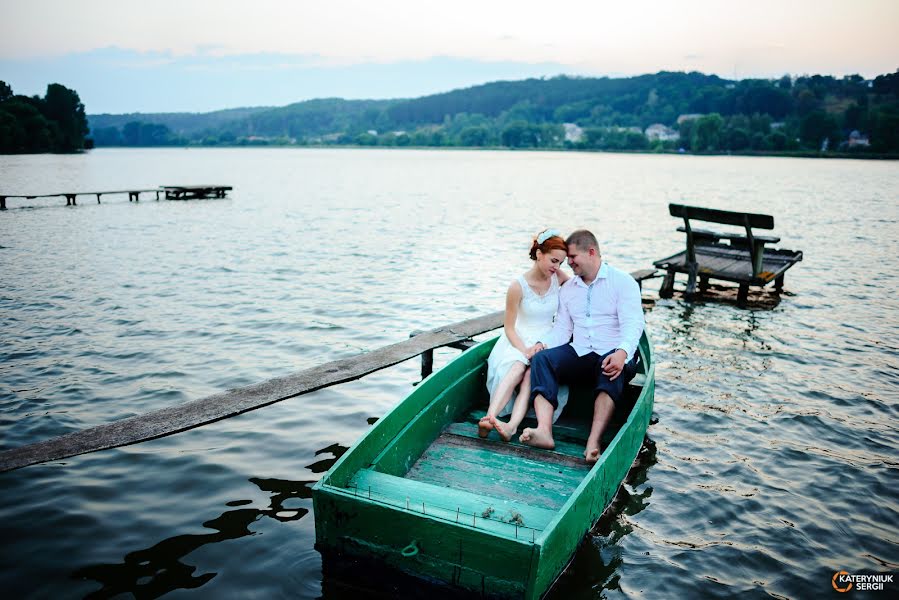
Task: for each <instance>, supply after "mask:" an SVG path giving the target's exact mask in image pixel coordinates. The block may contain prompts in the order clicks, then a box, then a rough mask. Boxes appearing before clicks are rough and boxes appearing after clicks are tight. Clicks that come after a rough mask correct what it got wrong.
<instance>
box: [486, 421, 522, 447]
mask: <svg viewBox="0 0 899 600" xmlns="http://www.w3.org/2000/svg"><path fill="white" fill-rule="evenodd" d="M490 424H491V425H493V428H494V429H495V430H496V433H498V434H499V437H501V438H502V439H503V441H504V442H510V441H512V436H513V435H515V434H516V433H517V432H518V430H517V429H515V428H513V427H509V424H508V423H503V422H502V421H500V420H499V419H496V418H494V417H490Z"/></svg>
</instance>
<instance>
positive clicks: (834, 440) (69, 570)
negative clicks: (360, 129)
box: [0, 149, 899, 599]
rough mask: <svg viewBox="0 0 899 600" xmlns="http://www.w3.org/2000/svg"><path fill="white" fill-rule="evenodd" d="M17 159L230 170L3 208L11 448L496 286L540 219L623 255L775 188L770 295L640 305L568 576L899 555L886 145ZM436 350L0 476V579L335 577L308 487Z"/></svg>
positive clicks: (729, 587)
mask: <svg viewBox="0 0 899 600" xmlns="http://www.w3.org/2000/svg"><path fill="white" fill-rule="evenodd" d="M0 172H2V174H3V177H2V179H3V181H2V182H0V183H2V184H3V185H7V186H9V187H10V188H15V189H19V190H22V191H27V190H29V189H30V190H34V191H40V190H41V189H47V188H49V189H53V188H63V187H68V188H70V189H74V188H81V189H101V188H106V187H109V188H110V189H114V188H120V189H127V188H128V187H129V186H135V185H139V186H146V187H152V186H155V185H159V183H160V182H169V181H185V182H190V181H194V182H196V181H222V182H224V183H229V184H233V185H234V186H235V190H234V192H233V194H232V195H231V197H230V198H228V199H224V200H220V201H215V202H164V201H160V202H140V203H129V202H127V200H122V201H117V200H116V199H111V200H110V202H108V203H107V202H104V203H103V204H102V205H96V204H94V205H90V204H85V205H83V206H82V205H79V206H77V207H69V208H68V209H66V208H65V207H46V208H39V209H33V210H31V209H16V208H13V209H11V210H8V211H5V212H4V213H3V214H0V243H2V251H0V271H2V274H3V275H2V276H0V313H2V314H3V319H2V320H0V340H2V342H0V346H2V349H3V350H2V352H0V448H2V449H6V448H11V447H15V446H19V445H22V444H26V443H29V442H34V441H37V440H44V439H49V438H51V437H54V436H57V435H62V434H65V433H68V432H71V431H75V430H78V429H81V428H85V427H89V426H92V425H97V424H100V423H107V422H111V421H114V420H117V419H121V418H125V417H128V416H132V415H136V414H140V413H144V412H148V411H151V410H156V409H161V408H165V407H168V406H173V405H176V404H180V403H184V402H187V401H190V400H195V399H197V398H202V397H204V396H208V395H212V394H215V393H219V392H221V391H223V390H227V389H231V388H235V387H239V386H244V385H250V384H254V383H258V382H261V381H264V380H267V379H270V378H273V377H278V376H282V375H286V374H289V373H292V372H295V371H297V370H300V369H303V368H306V367H309V366H313V365H315V364H321V363H323V362H326V361H328V360H332V359H338V358H345V357H347V356H349V355H351V354H356V353H360V352H369V351H371V350H372V349H375V348H378V347H382V346H385V345H388V344H392V343H395V342H399V341H402V340H404V339H407V337H408V334H409V332H410V331H413V330H426V329H431V328H433V327H437V326H440V325H444V324H447V323H452V322H455V321H461V320H463V319H468V318H473V317H477V316H481V315H483V314H486V313H488V312H491V311H495V310H500V309H501V308H502V306H503V297H504V293H505V291H506V289H507V287H508V285H509V282H510V281H511V280H512V278H513V277H515V276H516V275H517V274H519V273H521V272H523V271H524V270H525V269H526V268H528V266H530V261H529V260H528V258H527V254H526V252H527V242H528V240H529V239H530V236H532V235H533V234H534V233H535V232H536V231H538V230H540V229H541V228H543V227H555V228H557V229H560V230H565V231H571V230H573V229H575V228H578V227H582V226H584V227H588V228H591V229H593V230H594V232H595V233H597V235H598V237H599V239H600V244H601V245H602V254H603V256H604V258H606V259H607V260H608V261H609V262H611V263H612V264H614V265H616V266H618V267H621V268H623V269H624V270H628V271H631V270H636V269H642V268H646V267H647V266H648V265H650V264H652V262H653V261H654V260H657V259H659V258H660V257H663V256H668V255H670V254H672V253H674V252H676V251H680V250H682V249H683V243H684V242H683V234H679V233H677V232H676V231H675V229H676V227H677V225H678V222H677V221H676V219H671V218H670V217H669V215H668V210H667V205H668V203H669V202H687V203H689V204H696V205H701V206H709V207H711V208H721V209H732V210H741V211H752V212H761V213H766V214H773V215H775V220H776V224H777V227H776V229H775V231H774V233H775V234H776V235H778V236H779V237H781V239H782V240H783V246H785V247H788V248H793V249H800V250H802V251H803V252H804V256H805V259H804V260H803V262H801V263H799V264H798V265H796V266H795V267H794V268H792V269H791V270H790V272H789V273H788V274H787V277H786V281H785V284H786V288H785V290H784V292H783V293H782V294H780V295H776V294H773V293H770V292H767V291H766V292H764V293H758V292H755V291H754V292H753V293H752V294H751V295H750V299H749V300H750V301H749V305H748V306H747V307H746V308H739V307H737V306H736V296H737V294H736V290H735V288H729V289H727V290H725V289H719V288H718V287H716V286H713V287H712V289H711V290H710V291H709V298H710V299H697V300H695V301H693V302H685V301H684V300H683V299H682V298H679V297H675V298H673V299H664V300H658V301H657V302H656V303H655V306H654V307H653V308H652V310H651V311H650V312H648V313H647V317H646V318H647V324H648V327H649V331H650V334H651V337H652V340H653V343H654V345H655V348H656V360H657V365H656V396H655V408H654V411H655V415H654V417H653V424H652V427H650V429H649V432H648V435H649V437H650V438H651V440H652V445H651V448H652V450H651V452H650V455H651V456H652V459H651V460H652V461H653V466H652V468H651V469H646V470H640V469H637V470H636V471H632V473H631V476H630V479H629V480H628V483H626V484H625V487H624V491H623V492H622V494H621V495H620V497H619V498H618V499H617V500H616V502H617V503H618V506H619V508H617V509H616V510H612V511H610V513H609V514H608V515H607V517H605V519H604V520H603V521H602V522H601V523H600V524H599V525H598V526H597V528H596V530H595V531H594V533H593V535H592V536H591V537H590V538H589V539H588V542H587V543H585V544H584V546H583V548H582V549H581V551H580V552H579V553H578V555H577V558H576V561H575V564H574V565H573V569H572V574H570V575H566V578H565V579H564V580H563V581H562V582H560V586H562V587H561V588H560V589H562V590H565V591H568V592H570V593H571V595H572V596H576V597H584V598H590V597H603V596H612V595H622V596H653V597H659V598H673V599H678V598H683V597H709V596H718V597H731V596H743V597H771V596H774V597H792V598H799V597H807V596H808V595H809V594H810V593H817V592H818V591H820V590H821V589H824V590H830V589H832V588H830V587H829V586H830V578H831V577H832V575H833V569H834V568H837V567H839V568H843V569H846V570H847V571H850V572H851V571H866V570H867V571H872V570H882V571H889V570H891V569H895V568H897V567H896V566H895V565H897V564H899V552H897V545H896V543H895V540H894V539H893V537H894V536H891V535H890V532H892V531H895V530H896V529H897V523H899V501H897V498H899V477H897V469H899V466H897V460H896V455H897V448H899V431H897V429H896V427H895V423H896V419H897V416H899V412H897V408H896V407H897V405H899V404H897V400H899V397H897V393H896V390H897V389H899V375H897V373H899V328H897V327H896V323H897V322H899V296H897V295H896V293H895V290H896V289H899V271H897V270H896V269H895V268H893V265H892V263H891V262H890V261H889V260H872V258H871V257H872V254H871V249H872V248H876V249H877V252H876V255H877V256H882V257H893V256H899V236H896V235H895V231H896V230H897V229H896V228H897V226H899V213H897V211H896V207H897V206H899V203H897V196H896V190H897V189H899V168H897V163H896V162H895V161H841V160H828V161H813V160H800V159H786V158H783V159H781V158H751V157H682V156H655V155H614V154H578V153H565V154H557V153H549V152H540V153H531V152H491V151H479V152H469V151H455V152H440V151H431V152H425V151H415V150H410V151H382V150H317V149H305V150H299V149H296V150H294V149H290V150H288V149H259V150H241V149H190V150H185V149H159V150H147V149H134V150H130V149H129V150H100V151H94V152H91V153H89V154H85V155H79V156H61V155H35V156H0ZM847 198H851V199H852V202H851V203H850V204H849V205H847V203H846V199H847ZM835 248H836V249H839V251H838V252H835V251H834V249H835ZM335 249H337V251H335ZM679 285H682V283H681V284H679ZM655 289H657V288H656V287H655V286H654V285H651V284H647V285H645V286H644V291H645V292H646V293H647V294H653V293H654V291H655ZM456 352H457V351H455V350H453V351H447V352H446V353H441V352H437V353H435V361H436V362H437V363H438V364H437V365H435V366H439V363H440V361H441V360H443V361H445V360H446V359H447V357H448V356H450V357H451V356H455V355H456ZM419 367H420V365H419V364H418V362H417V361H407V362H406V363H403V364H400V365H397V366H395V367H391V368H390V369H385V370H384V371H382V372H379V373H375V374H372V375H370V376H367V377H365V378H363V379H361V380H359V381H357V382H351V383H346V384H343V385H340V386H334V387H332V388H327V389H324V390H320V391H319V392H316V393H314V394H309V395H306V396H301V397H299V398H295V399H292V400H289V401H285V402H281V403H277V404H274V405H272V406H269V407H266V408H264V409H261V410H258V411H253V412H250V413H247V414H245V415H242V416H240V417H236V418H234V419H228V420H225V421H222V422H219V423H217V424H212V425H209V426H207V427H203V428H200V429H198V430H195V431H192V432H189V433H183V434H179V435H177V436H172V437H170V438H164V439H162V440H157V441H154V442H147V443H145V444H140V445H137V446H133V447H131V448H128V449H121V450H112V451H106V452H99V453H95V454H91V455H86V456H82V457H76V458H73V459H71V460H67V461H64V462H60V463H54V464H50V465H43V466H37V467H29V468H27V469H22V470H19V471H16V472H13V473H5V474H3V475H0V489H2V490H3V494H2V498H3V502H2V503H0V538H2V539H3V540H4V543H3V544H0V565H3V568H0V588H2V589H3V590H4V591H5V592H7V594H8V595H10V594H11V595H12V596H15V597H73V596H80V595H85V594H89V593H95V594H97V595H115V594H118V595H122V596H123V595H127V594H132V595H138V594H140V595H147V596H149V595H153V594H161V593H164V592H165V591H166V590H173V591H174V590H178V589H179V588H180V591H178V592H176V594H177V595H179V596H189V595H191V593H190V592H188V591H187V590H188V589H189V588H190V587H191V586H197V585H200V586H201V587H200V588H198V591H197V595H198V596H201V597H208V596H219V595H223V596H249V595H256V596H259V597H274V598H278V597H285V598H286V597H290V598H294V597H302V598H318V597H320V596H321V595H323V594H324V596H325V597H334V596H340V593H339V592H336V591H334V588H333V586H332V585H330V583H331V581H333V580H332V579H330V578H329V576H328V571H327V570H326V571H325V574H324V576H323V575H322V564H321V559H320V556H319V554H318V553H317V552H316V551H315V550H314V547H313V546H314V527H313V519H310V518H308V516H306V517H304V515H308V513H306V512H305V511H306V510H309V509H310V508H311V504H312V503H311V501H310V500H309V499H308V498H306V497H304V494H308V486H309V484H310V482H311V480H314V479H316V478H317V477H318V476H320V474H321V473H322V472H324V471H325V470H326V469H327V468H328V467H329V466H330V465H331V464H333V461H334V460H336V459H337V457H339V456H340V455H341V453H342V452H343V450H344V449H345V448H346V447H348V446H350V445H351V444H352V443H353V442H354V441H355V440H357V439H359V436H361V435H362V434H364V432H365V431H366V430H367V428H368V427H369V426H370V425H371V423H372V422H374V421H375V420H376V419H377V417H378V416H379V415H383V414H385V413H386V412H387V411H388V410H390V408H391V407H392V406H394V405H395V403H396V402H398V401H399V400H400V399H401V398H403V397H404V396H405V395H407V394H408V393H409V391H410V390H411V389H412V382H413V381H414V380H416V379H417V378H418V373H419ZM300 473H302V474H300ZM253 476H255V477H256V479H253V480H252V481H253V482H254V484H255V485H254V486H252V489H251V490H249V491H248V489H247V485H246V483H247V480H248V479H250V478H251V477H253ZM643 478H645V479H643ZM650 484H651V485H650ZM48 490H52V491H53V492H54V493H53V494H48V493H47V492H48ZM175 496H177V499H178V501H177V503H175V502H172V498H173V497H175ZM60 497H64V498H65V499H66V501H65V502H60V501H59V498H60ZM290 498H296V499H295V500H292V501H288V500H289V499H290ZM235 499H239V500H235ZM647 504H649V508H648V509H642V507H644V506H646V505H647ZM135 506H140V507H143V510H134V507H135ZM223 506H224V507H227V510H226V512H224V513H223V514H221V515H220V516H219V517H217V518H215V519H212V520H210V517H209V515H217V514H219V513H220V512H221V510H222V508H221V507H223ZM260 506H265V507H267V508H264V509H261V510H259V509H255V508H253V507H260ZM297 506H301V507H302V508H297ZM263 515H264V516H265V517H267V518H261V517H262V516H263ZM204 522H205V523H206V527H207V529H206V530H200V531H198V530H197V529H198V528H199V524H200V523H204ZM250 533H253V535H249V534H250ZM835 539H838V540H839V543H835V542H834V540H835ZM8 540H12V541H11V542H8ZM155 540H163V541H161V542H159V543H158V544H155V545H154V543H155V542H154V541H155ZM133 548H146V549H142V550H137V551H132V549H133ZM123 556H125V557H126V558H124V559H123V558H121V557H123ZM7 565H10V567H9V568H7ZM75 571H77V572H78V576H77V579H72V574H73V572H75ZM210 577H212V578H211V579H210ZM175 579H178V580H179V581H177V582H176V581H175ZM98 583H99V585H100V586H101V589H100V591H97V592H94V588H96V586H97V584H98ZM142 586H143V587H142ZM613 590H614V591H613ZM349 595H352V594H349ZM390 595H391V594H389V593H388V594H387V596H388V597H389V596H390ZM561 595H562V594H560V593H557V597H559V596H561ZM343 596H344V597H346V596H347V594H344V595H343Z"/></svg>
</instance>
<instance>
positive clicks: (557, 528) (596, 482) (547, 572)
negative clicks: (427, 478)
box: [526, 332, 655, 597]
mask: <svg viewBox="0 0 899 600" xmlns="http://www.w3.org/2000/svg"><path fill="white" fill-rule="evenodd" d="M638 351H639V352H640V355H641V359H642V360H643V362H644V364H645V365H647V366H646V383H645V385H644V386H643V388H642V391H641V392H640V396H639V397H638V399H637V401H636V402H635V404H634V408H633V410H632V411H631V413H630V415H629V417H628V419H627V421H626V423H625V424H624V425H623V426H622V427H621V428H620V429H619V430H618V433H617V434H616V435H615V438H614V439H613V440H612V442H611V443H610V444H609V446H608V447H607V448H605V449H604V450H603V453H602V456H600V460H599V461H598V462H597V463H596V465H595V466H594V468H593V469H592V470H591V471H590V474H589V475H588V476H587V477H585V478H584V480H583V482H582V483H581V485H580V486H579V487H578V489H577V490H576V491H575V493H574V494H572V496H571V498H570V499H569V501H568V502H567V503H566V504H565V506H564V507H562V509H561V510H560V511H559V514H558V516H557V519H556V520H555V521H554V522H553V523H551V524H550V525H549V526H548V527H547V528H546V529H545V531H544V537H543V539H541V540H538V541H539V542H540V543H541V546H542V549H543V552H542V553H541V556H540V561H539V564H538V565H537V566H536V568H535V569H534V570H533V572H532V576H533V580H532V581H531V582H530V584H529V585H528V587H527V589H528V591H529V594H530V592H534V593H537V594H538V595H536V596H535V595H527V596H526V597H538V596H539V594H542V592H543V591H545V590H547V589H548V588H549V587H550V586H551V585H552V583H553V582H554V581H555V580H556V578H557V577H558V576H559V575H560V574H561V572H562V570H563V569H564V568H565V566H566V565H567V564H568V562H569V561H570V560H571V556H572V553H573V552H574V549H575V548H576V547H577V545H578V544H579V543H580V541H581V539H582V538H583V536H584V534H585V533H586V532H587V531H589V529H590V527H592V525H593V524H594V523H595V522H596V521H597V520H598V519H599V517H600V516H601V515H602V513H603V512H604V511H605V509H606V508H607V507H608V506H609V504H610V503H611V501H612V498H614V497H615V493H616V492H617V490H618V487H619V486H620V485H621V482H622V481H623V480H624V477H625V475H627V472H628V470H629V469H630V467H631V465H632V464H633V462H634V460H635V459H636V457H637V454H638V452H639V451H640V447H641V445H642V444H643V438H644V436H645V434H646V430H647V428H648V427H649V419H650V417H651V416H652V407H653V398H654V393H655V363H654V360H653V356H652V354H653V352H652V345H651V343H650V341H649V338H648V337H647V335H646V334H645V332H644V335H643V336H642V338H641V340H640V344H639V348H638ZM538 591H539V592H538Z"/></svg>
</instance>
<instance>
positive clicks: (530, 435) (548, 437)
mask: <svg viewBox="0 0 899 600" xmlns="http://www.w3.org/2000/svg"><path fill="white" fill-rule="evenodd" d="M518 441H519V442H521V443H522V444H527V445H528V446H534V447H535V448H545V449H547V450H552V449H553V448H555V447H556V442H555V441H554V440H553V436H552V432H545V431H540V428H539V427H538V428H536V429H535V428H533V427H525V429H524V431H522V432H521V436H519V438H518Z"/></svg>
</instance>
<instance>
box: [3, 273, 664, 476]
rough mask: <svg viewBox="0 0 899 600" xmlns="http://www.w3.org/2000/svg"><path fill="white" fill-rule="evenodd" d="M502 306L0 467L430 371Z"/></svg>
mask: <svg viewBox="0 0 899 600" xmlns="http://www.w3.org/2000/svg"><path fill="white" fill-rule="evenodd" d="M655 273H656V271H655V269H645V270H641V271H636V272H634V273H631V275H632V276H633V277H634V279H636V280H637V281H638V282H642V281H643V280H644V279H649V278H651V277H654V276H655ZM503 314H504V313H503V311H498V312H494V313H490V314H489V315H484V316H482V317H477V318H474V319H468V320H466V321H460V322H458V323H453V324H451V325H445V326H443V327H438V328H437V329H432V330H430V331H425V332H422V333H418V332H415V333H413V334H412V336H411V337H410V338H409V339H408V340H405V341H402V342H398V343H396V344H392V345H390V346H384V347H383V348H378V349H377V350H373V351H372V352H367V353H364V354H357V355H355V356H350V357H348V358H342V359H339V360H334V361H331V362H328V363H325V364H323V365H319V366H317V367H312V368H310V369H304V370H302V371H298V372H296V373H293V374H291V375H286V376H284V377H278V378H276V379H270V380H268V381H263V382H262V383H258V384H256V385H251V386H247V387H244V388H238V389H235V390H230V391H227V392H223V393H221V394H215V395H214V396H208V397H206V398H201V399H199V400H195V401H193V402H187V403H185V404H181V405H179V406H171V407H168V408H163V409H160V410H156V411H153V412H150V413H146V414H143V415H137V416H134V417H130V418H127V419H121V420H119V421H114V422H112V423H106V424H104V425H98V426H96V427H90V428H88V429H83V430H81V431H75V432H72V433H68V434H66V435H62V436H59V437H56V438H52V439H49V440H45V441H41V442H36V443H33V444H28V445H26V446H22V447H20V448H13V449H11V450H6V451H4V452H0V472H3V471H11V470H13V469H19V468H21V467H27V466H29V465H36V464H39V463H44V462H49V461H54V460H61V459H63V458H69V457H72V456H78V455H79V454H87V453H88V452H95V451H97V450H106V449H109V448H118V447H120V446H128V445H131V444H137V443H139V442H145V441H148V440H153V439H157V438H161V437H165V436H168V435H172V434H174V433H180V432H182V431H187V430H189V429H194V428H196V427H200V426H202V425H208V424H209V423H215V422H216V421H221V420H222V419H227V418H229V417H234V416H237V415H240V414H243V413H245V412H249V411H251V410H256V409H257V408H262V407H263V406H269V405H270V404H274V403H276V402H280V401H282V400H287V399H288V398H294V397H296V396H299V395H301V394H307V393H309V392H313V391H315V390H320V389H322V388H325V387H328V386H332V385H335V384H338V383H345V382H347V381H353V380H356V379H359V378H360V377H362V376H364V375H368V374H369V373H374V372H375V371H379V370H381V369H384V368H386V367H390V366H393V365H395V364H397V363H401V362H403V361H406V360H408V359H410V358H414V357H416V356H419V355H420V356H421V364H422V377H426V376H427V375H429V374H430V373H431V368H432V365H433V351H434V349H435V348H442V347H453V348H459V349H466V348H468V347H469V346H471V345H472V344H474V342H472V341H471V338H472V337H474V336H476V335H480V334H482V333H486V332H488V331H492V330H494V329H499V328H500V327H502V326H503Z"/></svg>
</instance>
